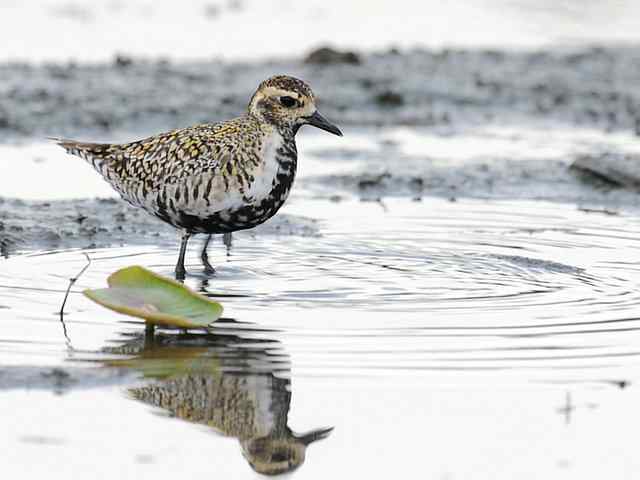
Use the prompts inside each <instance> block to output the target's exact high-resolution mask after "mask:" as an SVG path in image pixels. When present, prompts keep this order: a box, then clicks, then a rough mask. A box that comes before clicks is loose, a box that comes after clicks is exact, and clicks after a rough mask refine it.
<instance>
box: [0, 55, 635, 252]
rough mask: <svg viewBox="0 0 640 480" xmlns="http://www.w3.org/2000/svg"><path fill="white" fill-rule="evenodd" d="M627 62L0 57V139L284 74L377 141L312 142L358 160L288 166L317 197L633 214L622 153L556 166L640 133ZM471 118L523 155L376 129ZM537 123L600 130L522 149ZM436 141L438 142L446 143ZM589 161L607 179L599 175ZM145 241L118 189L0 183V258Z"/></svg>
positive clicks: (221, 110) (435, 130)
mask: <svg viewBox="0 0 640 480" xmlns="http://www.w3.org/2000/svg"><path fill="white" fill-rule="evenodd" d="M637 65H640V51H639V50H637V49H632V48H622V47H620V48H616V47H608V48H605V47H591V48H581V49H575V50H553V51H531V52H509V51H495V50H491V51H489V50H484V51H471V50H440V51H429V50H414V51H398V50H395V49H391V50H389V51H386V52H381V53H377V54H362V53H359V52H341V51H333V50H327V49H324V50H323V49H319V50H317V51H315V52H313V53H312V54H310V55H309V56H307V57H306V58H296V59H285V60H277V61H267V62H258V63H233V62H226V63H225V62H219V61H210V62H191V63H189V62H183V63H177V62H176V63H174V62H169V61H166V60H150V59H138V58H130V57H127V56H118V57H117V58H114V60H113V62H111V63H99V64H92V65H89V64H42V65H36V64H18V63H5V64H0V142H2V143H4V144H14V145H16V148H20V147H19V146H20V145H21V144H24V143H33V142H36V143H37V142H42V141H44V139H45V137H46V136H49V135H53V136H66V137H75V138H82V139H88V140H91V139H94V140H97V141H120V140H130V139H134V138H139V137H141V136H145V135H148V134H152V133H155V132H158V131H162V130H166V129H171V128H175V127H179V126H185V125H190V124H195V123H199V122H208V121H218V120H221V119H225V118H229V117H233V116H236V115H238V114H239V113H241V112H242V111H243V110H244V108H245V106H246V103H247V100H248V98H249V95H250V93H251V92H252V91H253V90H254V89H255V86H256V85H257V83H259V81H261V80H262V79H264V78H265V77H267V76H269V75H272V74H274V73H282V72H286V73H290V74H293V75H297V76H299V77H302V78H305V79H307V80H309V81H311V82H312V83H313V87H314V90H315V91H316V93H317V95H318V97H319V98H320V105H321V108H322V110H323V112H324V113H325V114H326V116H328V117H329V118H331V119H332V120H334V121H335V122H336V123H337V124H339V125H341V126H342V127H344V128H345V129H346V130H347V132H348V133H350V134H351V135H349V136H351V137H353V136H354V134H355V133H357V132H360V137H361V138H366V139H370V141H371V142H373V143H374V144H375V145H376V147H375V148H374V149H371V148H363V147H362V146H361V145H360V144H358V141H357V140H356V141H355V142H354V143H353V144H351V145H349V143H348V142H349V138H348V137H349V136H348V137H345V142H344V143H343V145H347V146H346V147H334V146H331V147H321V148H320V149H316V150H315V151H313V152H312V153H313V155H314V156H315V158H316V159H317V160H319V161H323V159H327V160H328V161H336V162H339V163H340V164H341V165H349V164H350V163H353V164H356V163H358V162H359V163H358V165H359V166H358V167H357V168H354V169H352V170H351V171H347V172H340V173H336V172H334V171H332V170H331V169H327V170H326V173H323V174H316V175H312V176H309V175H307V176H303V177H302V178H299V180H298V182H299V183H298V187H297V188H298V189H299V188H302V189H304V191H305V192H307V194H311V195H313V196H316V197H320V198H324V199H326V200H329V201H332V202H333V201H340V200H341V199H342V198H344V197H351V198H353V197H355V198H359V199H361V200H364V201H381V200H383V199H384V198H385V197H388V196H401V197H406V198H410V199H413V200H422V199H424V198H426V197H429V196H434V197H444V198H449V199H451V201H455V200H457V199H458V198H464V197H467V198H486V199H534V200H537V199H540V200H549V201H559V202H568V203H574V204H576V206H577V208H586V209H591V210H594V211H599V210H601V211H603V212H614V213H617V212H618V211H620V210H633V211H635V210H637V209H638V208H639V207H640V199H639V198H638V195H637V188H635V187H634V186H635V185H636V182H635V180H633V181H631V180H630V181H628V182H625V178H621V175H622V176H623V177H624V176H626V177H630V175H631V177H633V178H637V176H638V174H637V172H636V174H635V177H634V172H633V165H634V164H635V163H634V162H633V161H631V162H629V161H627V162H626V163H625V164H624V165H625V169H626V170H624V171H623V172H622V173H621V172H619V171H617V170H615V168H614V169H613V170H611V168H599V169H597V171H595V175H594V171H591V170H587V171H585V169H584V168H582V169H580V168H578V169H571V168H570V166H571V165H572V164H573V163H574V162H576V161H581V160H580V159H584V158H592V159H594V160H591V161H590V162H587V163H588V164H589V165H592V166H593V165H599V164H601V163H603V162H605V163H607V162H608V159H610V160H611V163H612V165H613V166H614V167H615V165H618V164H620V165H621V163H620V162H619V161H618V162H617V163H616V162H614V161H615V160H616V159H617V158H619V157H620V156H621V155H625V152H618V151H617V148H618V147H617V146H611V145H607V144H606V141H607V135H609V134H616V135H626V136H627V138H628V139H629V140H625V141H626V142H627V143H629V142H632V141H633V139H634V137H635V136H637V135H638V133H639V132H640V69H639V68H637ZM484 125H509V126H511V127H513V128H516V129H518V128H520V129H521V130H520V131H517V130H516V133H514V134H505V136H504V138H498V139H497V140H498V142H507V141H511V140H513V139H516V140H515V141H521V139H520V140H518V137H519V136H520V137H522V138H523V139H524V140H526V141H527V142H528V145H527V148H529V149H530V150H529V152H526V151H525V152H519V151H518V150H517V147H516V151H517V152H518V153H513V152H510V153H504V152H503V151H502V150H501V148H502V147H501V146H500V144H498V146H497V147H496V150H495V152H496V153H488V154H478V156H477V158H476V157H473V158H471V160H470V161H464V162H461V163H455V162H449V161H446V160H445V161H442V159H438V158H434V155H433V154H432V152H431V143H430V142H431V140H430V139H429V138H430V137H429V138H427V140H424V141H423V144H422V146H421V147H419V148H421V150H420V151H419V153H417V154H416V153H407V152H406V151H405V150H406V148H405V145H404V144H402V142H400V143H398V142H396V141H395V140H393V139H391V140H389V139H388V138H385V137H384V134H383V132H388V131H390V130H392V129H393V128H396V127H406V128H409V129H413V131H415V132H416V133H415V137H416V138H418V139H419V138H420V137H421V136H425V135H431V136H432V137H433V138H434V139H435V140H438V141H439V142H446V141H448V139H449V141H450V144H451V146H452V147H455V145H456V142H458V141H459V140H460V141H465V140H468V139H469V138H470V137H469V132H470V131H471V130H473V129H474V128H475V129H478V128H482V126H484ZM540 125H544V128H547V129H550V132H552V131H553V129H554V126H558V127H559V128H562V129H565V130H567V131H572V129H574V130H576V131H577V130H580V129H582V130H584V129H590V131H594V132H600V133H599V135H600V139H599V140H597V139H596V140H594V141H592V142H591V143H584V142H582V140H581V139H580V138H577V139H573V140H572V142H573V144H574V145H573V146H571V145H570V146H569V147H563V148H565V149H566V152H567V153H566V154H564V153H562V152H561V153H559V154H556V156H555V157H553V156H552V157H545V156H544V155H542V156H540V155H537V156H536V155H534V156H533V157H532V158H528V157H527V155H531V154H532V152H533V153H534V154H535V153H536V149H537V144H538V143H540V144H542V143H543V142H544V141H545V135H546V134H545V133H544V131H543V132H542V133H540V132H538V133H536V135H537V137H535V136H533V137H531V138H527V136H528V135H530V133H531V132H533V130H531V129H532V128H534V126H535V128H539V127H540ZM362 132H364V133H362ZM492 135H494V134H493V133H489V134H485V137H477V136H476V137H474V138H471V139H472V140H473V141H474V142H478V144H479V145H484V144H486V143H487V141H494V140H496V139H495V138H493V137H492ZM509 136H511V137H513V138H509ZM581 142H582V143H581ZM600 144H602V145H600ZM443 145H444V143H443ZM447 145H448V144H447ZM303 146H304V145H303ZM441 149H443V150H444V151H445V152H446V151H447V150H448V147H447V146H445V147H441ZM470 149H471V150H473V147H471V148H470ZM540 157H542V158H540ZM523 159H524V160H523ZM44 160H46V159H44ZM44 160H43V159H42V158H33V161H36V162H40V161H44ZM74 160H76V161H79V160H77V159H74ZM2 161H6V162H11V161H12V159H11V158H4V159H2ZM13 161H16V160H15V159H14V160H13ZM583 163H584V161H583ZM629 165H631V167H629ZM629 168H631V170H629ZM592 170H593V169H592ZM638 170H640V169H638ZM602 172H605V173H609V174H610V177H611V178H606V175H605V178H603V175H602ZM629 172H631V174H630V173H629ZM25 182H27V179H25ZM25 185H26V183H25ZM621 187H623V188H621ZM25 188H27V187H26V186H25ZM52 188H53V187H52ZM265 233H266V234H287V235H289V234H293V235H317V234H318V228H317V226H316V225H315V223H314V221H313V220H312V219H305V218H297V217H286V216H283V215H278V216H276V217H275V219H273V220H271V221H270V222H268V223H267V224H266V225H264V226H263V227H261V228H259V229H256V230H253V231H251V232H249V233H248V234H251V235H254V234H265ZM244 234H247V233H244ZM149 241H152V242H153V243H154V244H166V245H174V244H175V242H176V234H175V231H174V230H173V229H172V228H170V227H168V226H166V225H164V224H163V223H162V222H159V221H157V220H156V219H154V218H152V217H150V216H148V215H147V214H146V213H144V212H141V211H137V210H135V209H133V208H131V207H129V206H128V205H126V204H125V203H124V202H122V201H120V200H116V199H87V200H64V201H58V200H57V201H45V202H37V201H27V200H20V199H12V198H6V197H3V195H2V192H1V191H0V253H2V255H4V256H6V255H8V253H9V252H10V251H19V250H21V249H38V248H42V249H57V248H76V247H78V248H95V247H103V246H110V245H124V244H142V243H148V242H149Z"/></svg>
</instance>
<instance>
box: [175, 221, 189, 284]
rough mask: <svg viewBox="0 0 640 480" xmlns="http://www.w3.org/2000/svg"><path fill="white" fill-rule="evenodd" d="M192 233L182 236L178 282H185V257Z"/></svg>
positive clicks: (177, 271)
mask: <svg viewBox="0 0 640 480" xmlns="http://www.w3.org/2000/svg"><path fill="white" fill-rule="evenodd" d="M190 237H191V233H189V232H185V233H184V235H182V241H181V242H180V255H179V256H178V263H177V264H176V280H184V277H185V275H186V273H187V271H186V270H185V268H184V255H185V253H186V252H187V243H189V238H190Z"/></svg>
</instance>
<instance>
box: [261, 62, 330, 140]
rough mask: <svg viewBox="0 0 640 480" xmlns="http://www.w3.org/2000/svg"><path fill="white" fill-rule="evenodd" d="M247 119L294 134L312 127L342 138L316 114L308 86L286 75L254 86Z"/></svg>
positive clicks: (314, 100)
mask: <svg viewBox="0 0 640 480" xmlns="http://www.w3.org/2000/svg"><path fill="white" fill-rule="evenodd" d="M249 115H253V116H254V117H256V118H258V119H260V120H262V121H265V122H267V123H270V124H272V125H273V126H275V127H277V128H280V129H282V128H284V129H287V130H291V131H292V132H293V133H294V134H295V133H296V132H297V131H298V129H299V128H300V127H301V126H302V125H313V126H314V127H318V128H321V129H322V130H326V131H327V132H330V133H333V134H334V135H339V136H342V132H341V131H340V129H339V128H338V127H336V126H335V125H334V124H332V123H331V122H329V121H328V120H327V119H326V118H324V117H323V116H322V115H320V112H318V109H317V108H316V99H315V95H314V94H313V92H312V91H311V88H310V87H309V85H307V84H306V83H304V82H303V81H302V80H298V79H297V78H294V77H289V76H287V75H277V76H275V77H271V78H268V79H266V80H265V81H264V82H262V83H261V84H260V86H258V89H257V90H256V93H254V94H253V97H251V102H250V103H249Z"/></svg>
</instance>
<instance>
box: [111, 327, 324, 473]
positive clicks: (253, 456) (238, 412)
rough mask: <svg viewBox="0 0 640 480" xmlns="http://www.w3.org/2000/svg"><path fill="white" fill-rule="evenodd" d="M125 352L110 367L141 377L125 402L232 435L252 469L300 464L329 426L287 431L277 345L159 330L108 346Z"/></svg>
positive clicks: (282, 362)
mask: <svg viewBox="0 0 640 480" xmlns="http://www.w3.org/2000/svg"><path fill="white" fill-rule="evenodd" d="M109 351H110V352H111V353H119V354H126V355H130V356H131V358H128V359H126V360H115V361H110V362H109V364H110V365H112V366H118V367H125V368H132V369H136V370H138V371H140V372H142V374H143V376H144V378H145V380H151V381H149V382H148V383H145V384H144V385H143V386H140V387H135V388H131V389H129V391H128V392H129V394H130V395H131V397H132V398H134V399H137V400H139V401H142V402H144V403H147V404H149V405H153V406H156V407H159V408H162V409H164V410H166V411H167V413H169V414H170V415H172V416H175V417H178V418H181V419H183V420H187V421H190V422H194V423H200V424H204V425H207V426H209V427H212V428H213V429H215V430H216V431H217V432H219V433H221V434H223V435H226V436H230V437H235V438H237V439H238V440H239V442H240V447H241V450H242V454H243V455H244V457H245V458H246V460H247V461H248V462H249V464H250V465H251V467H252V468H253V469H254V470H255V471H257V472H259V473H262V474H267V475H278V474H281V473H285V472H289V471H291V470H294V469H295V468H297V467H299V466H300V465H302V463H304V460H305V453H306V448H307V446H308V445H309V444H311V443H312V442H315V441H316V440H320V439H322V438H325V437H327V436H328V435H329V433H330V432H331V430H332V428H320V429H316V430H313V431H311V432H308V433H305V434H296V433H294V432H293V431H292V430H291V429H290V428H289V426H288V415H289V408H290V405H291V388H290V387H291V382H290V380H289V379H288V376H289V373H290V371H291V366H290V363H289V358H288V356H287V355H286V353H284V351H283V350H282V348H281V345H280V343H279V342H277V341H270V340H252V339H248V338H242V337H240V336H236V335H226V334H225V335H220V334H213V333H206V334H202V333H186V334H181V335H172V334H166V333H159V334H157V335H156V336H155V337H153V338H152V339H150V338H149V337H142V336H140V337H137V338H135V339H134V340H132V341H128V342H126V343H124V344H123V345H120V346H118V347H115V348H110V349H109Z"/></svg>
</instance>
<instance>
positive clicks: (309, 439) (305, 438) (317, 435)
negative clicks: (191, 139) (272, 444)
mask: <svg viewBox="0 0 640 480" xmlns="http://www.w3.org/2000/svg"><path fill="white" fill-rule="evenodd" d="M334 128H335V127H334ZM336 130H338V129H337V128H336ZM338 131H340V130H338ZM332 431H333V427H330V428H320V429H318V430H313V431H311V432H307V433H303V434H302V435H296V437H297V438H298V440H300V441H301V442H302V443H303V444H305V445H309V444H310V443H313V442H316V441H318V440H322V439H323V438H327V437H328V436H329V434H330V433H331V432H332Z"/></svg>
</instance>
